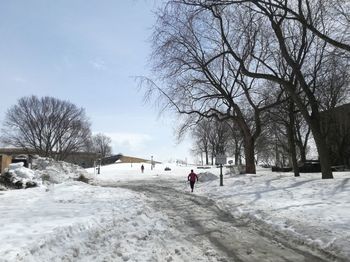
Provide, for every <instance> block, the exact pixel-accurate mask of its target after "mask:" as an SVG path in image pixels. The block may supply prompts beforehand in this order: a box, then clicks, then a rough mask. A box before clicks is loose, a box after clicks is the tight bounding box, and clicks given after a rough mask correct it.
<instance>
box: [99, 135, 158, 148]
mask: <svg viewBox="0 0 350 262" xmlns="http://www.w3.org/2000/svg"><path fill="white" fill-rule="evenodd" d="M105 135H106V136H109V137H110V138H111V139H112V147H113V151H114V152H119V151H120V150H122V149H129V150H130V151H133V152H138V151H142V150H143V149H144V148H145V147H146V144H147V143H148V142H149V141H151V140H152V138H151V136H149V135H147V134H139V133H105Z"/></svg>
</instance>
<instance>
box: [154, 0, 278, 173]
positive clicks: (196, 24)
mask: <svg viewBox="0 0 350 262" xmlns="http://www.w3.org/2000/svg"><path fill="white" fill-rule="evenodd" d="M244 15H245V14H241V18H243V17H244ZM158 19H159V21H158V23H157V24H158V26H156V28H155V33H154V37H153V39H154V42H153V43H154V52H153V61H154V65H155V68H154V71H155V72H156V73H157V74H158V75H159V76H160V77H161V79H163V83H164V86H165V87H163V88H159V87H158V86H155V85H151V86H149V93H148V95H150V94H152V91H154V90H156V91H159V92H160V93H161V95H163V98H164V97H165V98H166V99H167V102H166V106H169V105H170V106H172V107H174V108H176V110H177V111H178V112H179V113H180V114H188V115H191V114H197V115H198V116H199V117H201V118H203V117H204V118H216V119H218V120H220V121H225V120H227V119H231V120H232V121H234V122H235V123H236V126H238V127H239V129H240V131H241V133H242V135H243V137H244V148H245V160H246V172H247V173H255V172H256V171H255V161H254V143H255V140H256V138H257V137H258V136H259V134H260V132H261V121H260V115H261V113H262V112H263V111H264V110H266V109H267V108H269V107H272V106H273V105H274V104H276V103H277V102H279V98H280V95H281V93H282V91H281V92H279V91H276V90H275V89H273V90H271V89H270V90H269V91H267V90H266V89H263V88H262V86H263V85H265V84H266V81H263V80H259V79H257V80H255V79H252V78H247V77H245V76H244V75H243V74H242V73H241V68H240V64H239V63H237V61H235V60H234V59H232V58H230V55H229V54H225V52H223V48H224V46H225V43H224V42H223V40H222V39H221V35H220V31H218V30H217V29H216V28H215V26H214V25H213V24H212V23H213V22H215V21H214V20H215V19H212V20H209V21H208V20H207V16H206V14H201V13H198V12H196V10H191V8H187V7H186V6H171V5H168V6H167V7H166V8H165V9H164V10H163V12H162V13H161V14H159V17H158ZM262 41H264V43H267V41H268V39H267V38H266V37H265V38H263V39H262ZM264 55H265V53H262V54H261V56H264ZM160 100H161V99H160Z"/></svg>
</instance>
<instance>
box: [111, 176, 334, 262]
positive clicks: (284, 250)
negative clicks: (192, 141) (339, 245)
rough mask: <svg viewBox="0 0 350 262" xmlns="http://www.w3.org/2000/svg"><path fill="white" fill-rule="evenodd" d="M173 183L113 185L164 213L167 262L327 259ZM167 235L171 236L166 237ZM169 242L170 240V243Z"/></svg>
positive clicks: (142, 182)
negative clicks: (168, 226)
mask: <svg viewBox="0 0 350 262" xmlns="http://www.w3.org/2000/svg"><path fill="white" fill-rule="evenodd" d="M172 185H174V181H172V182H171V181H169V180H168V181H165V180H164V181H159V183H158V184H155V181H133V182H124V183H122V184H120V183H118V185H117V186H118V187H123V188H127V189H130V190H133V191H136V192H138V193H143V194H145V196H147V199H149V200H148V201H149V202H150V203H149V204H150V205H151V206H152V208H153V209H154V210H156V211H157V212H161V213H163V214H165V215H166V216H168V217H169V221H170V222H171V227H172V230H171V234H169V233H168V234H166V235H164V236H160V237H161V238H163V239H164V248H165V249H167V250H171V249H172V248H173V247H174V246H175V252H174V253H175V255H177V257H176V256H175V257H172V258H171V259H169V261H173V259H175V261H271V262H272V261H294V262H295V261H308V262H312V261H318V262H319V261H329V260H330V258H325V257H324V256H323V255H321V254H317V253H315V252H313V251H311V250H310V249H309V248H307V247H305V246H298V245H296V244H295V243H293V244H292V243H289V242H288V240H286V239H284V238H283V237H282V236H279V235H278V233H276V232H266V231H265V230H264V229H263V228H262V227H261V225H257V224H252V222H249V221H248V220H246V221H236V220H235V219H234V218H233V217H232V216H231V215H230V214H229V213H227V212H225V211H223V210H220V209H219V208H218V207H217V206H216V205H215V203H214V202H213V201H212V200H210V199H207V198H205V197H201V196H197V195H196V194H190V193H186V192H183V191H179V190H176V189H174V188H173V186H172ZM109 186H111V185H109ZM169 238H170V239H171V240H172V241H168V240H169ZM171 243H174V246H173V247H172V244H171ZM181 243H183V244H185V243H191V244H190V245H192V247H190V248H189V247H188V246H187V245H188V244H186V246H185V247H182V248H181V247H180V246H181ZM179 245H180V246H179ZM181 250H183V251H185V250H186V251H187V250H192V251H193V253H192V254H182V253H181ZM187 252H188V251H187ZM191 256H192V258H191ZM196 256H198V257H196ZM189 258H191V260H190V259H189Z"/></svg>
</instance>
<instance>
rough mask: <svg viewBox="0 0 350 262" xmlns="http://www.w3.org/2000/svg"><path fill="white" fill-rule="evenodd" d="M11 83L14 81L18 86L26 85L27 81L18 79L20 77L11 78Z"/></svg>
mask: <svg viewBox="0 0 350 262" xmlns="http://www.w3.org/2000/svg"><path fill="white" fill-rule="evenodd" d="M13 81H15V82H16V83H20V84H24V83H27V80H26V79H24V78H23V77H20V76H15V77H14V78H13Z"/></svg>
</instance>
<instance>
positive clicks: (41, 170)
mask: <svg viewBox="0 0 350 262" xmlns="http://www.w3.org/2000/svg"><path fill="white" fill-rule="evenodd" d="M92 178H93V175H92V174H89V173H88V172H87V171H85V169H83V168H81V167H80V166H77V165H74V164H71V163H66V162H63V161H55V160H53V159H51V158H43V157H35V158H33V163H32V169H29V168H26V167H24V166H23V162H19V163H12V164H10V165H9V167H8V169H7V170H6V171H5V173H4V174H3V175H1V176H0V183H3V185H2V186H1V188H0V190H1V189H2V190H4V189H6V188H17V189H20V188H28V187H34V186H40V185H42V184H43V182H44V184H50V183H56V184H58V183H63V182H67V181H77V180H79V181H83V182H87V181H89V180H90V179H92Z"/></svg>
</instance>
